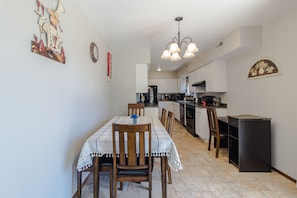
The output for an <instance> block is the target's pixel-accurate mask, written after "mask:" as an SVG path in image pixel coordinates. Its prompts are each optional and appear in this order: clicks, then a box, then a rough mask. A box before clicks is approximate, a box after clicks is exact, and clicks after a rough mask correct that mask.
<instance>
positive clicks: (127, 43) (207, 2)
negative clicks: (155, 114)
mask: <svg viewBox="0 0 297 198" xmlns="http://www.w3.org/2000/svg"><path fill="white" fill-rule="evenodd" d="M78 2H79V4H80V5H81V7H82V9H83V10H84V12H85V13H86V15H87V16H88V17H89V18H90V20H91V21H92V23H93V24H94V25H95V27H96V28H97V30H98V32H99V33H100V34H101V35H102V36H103V38H104V39H105V40H106V43H107V44H108V46H109V47H110V48H111V49H118V48H150V50H151V62H150V70H151V71H156V69H157V67H158V66H160V67H161V69H162V71H172V70H175V69H177V68H179V67H180V66H182V65H183V64H185V63H187V62H189V61H191V60H192V59H182V60H181V61H178V62H171V61H169V60H162V59H161V58H160V56H161V54H162V51H163V50H164V48H165V46H166V45H167V43H168V42H169V41H171V40H172V38H173V37H176V36H177V28H178V23H177V22H176V21H175V20H174V19H175V18H176V17H178V16H182V17H183V18H184V19H183V20H182V21H181V24H180V32H181V38H184V37H187V36H189V37H191V38H192V39H193V41H195V42H196V44H197V46H198V48H199V50H200V51H199V52H201V51H203V50H206V49H208V48H210V47H213V46H214V45H215V44H216V43H217V42H219V41H220V40H221V39H223V38H224V37H225V36H226V35H228V34H229V33H230V32H232V31H233V30H235V29H237V28H238V27H240V26H250V25H263V24H265V23H267V22H269V21H271V20H276V19H277V17H279V16H280V15H282V14H283V13H284V12H285V11H286V10H287V9H289V8H290V7H292V6H296V5H297V0H183V1H181V0H150V1H141V0H123V1H121V0H107V1H100V0H78ZM199 52H198V53H197V54H196V57H198V56H199Z"/></svg>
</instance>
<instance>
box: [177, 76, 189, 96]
mask: <svg viewBox="0 0 297 198" xmlns="http://www.w3.org/2000/svg"><path fill="white" fill-rule="evenodd" d="M177 88H178V91H179V93H186V91H187V80H186V77H180V78H178V79H177Z"/></svg>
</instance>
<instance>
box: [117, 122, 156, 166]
mask: <svg viewBox="0 0 297 198" xmlns="http://www.w3.org/2000/svg"><path fill="white" fill-rule="evenodd" d="M112 143H113V156H114V157H113V159H114V160H113V163H114V164H116V167H117V168H120V169H123V170H137V169H148V170H151V166H152V158H151V124H150V123H148V124H131V125H129V124H128V125H127V124H115V123H113V125H112ZM115 156H118V157H119V160H116V158H117V157H115ZM147 158H148V160H147Z"/></svg>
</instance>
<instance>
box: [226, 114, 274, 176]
mask: <svg viewBox="0 0 297 198" xmlns="http://www.w3.org/2000/svg"><path fill="white" fill-rule="evenodd" d="M270 128H271V126H270V118H262V117H258V116H252V115H239V116H228V133H229V163H233V164H234V165H235V166H237V167H238V169H239V171H255V172H258V171H263V172H270V171H271V129H270Z"/></svg>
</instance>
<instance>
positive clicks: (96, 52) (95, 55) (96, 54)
mask: <svg viewBox="0 0 297 198" xmlns="http://www.w3.org/2000/svg"><path fill="white" fill-rule="evenodd" d="M90 56H91V59H92V61H93V62H94V63H96V62H97V61H98V59H99V50H98V47H97V45H96V44H95V43H93V42H92V43H91V44H90Z"/></svg>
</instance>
